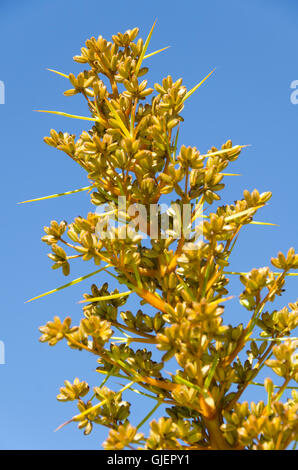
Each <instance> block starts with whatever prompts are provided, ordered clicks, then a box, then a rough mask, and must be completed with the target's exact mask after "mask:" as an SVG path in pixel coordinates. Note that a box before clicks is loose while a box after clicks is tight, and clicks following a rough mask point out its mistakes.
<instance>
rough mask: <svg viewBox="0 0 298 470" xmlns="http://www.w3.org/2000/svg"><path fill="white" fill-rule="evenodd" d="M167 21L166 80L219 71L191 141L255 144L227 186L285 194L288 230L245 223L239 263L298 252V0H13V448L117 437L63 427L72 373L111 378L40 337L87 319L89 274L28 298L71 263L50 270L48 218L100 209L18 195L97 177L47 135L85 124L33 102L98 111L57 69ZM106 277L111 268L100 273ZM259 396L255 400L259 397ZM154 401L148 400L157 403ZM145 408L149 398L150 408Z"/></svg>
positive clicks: (7, 164)
mask: <svg viewBox="0 0 298 470" xmlns="http://www.w3.org/2000/svg"><path fill="white" fill-rule="evenodd" d="M155 18H158V23H157V26H156V30H155V32H154V35H153V38H152V42H151V46H150V47H151V51H153V50H156V49H159V48H161V47H164V46H167V45H170V46H171V48H170V49H169V50H167V51H166V52H164V53H162V54H159V55H157V56H155V57H153V58H151V59H149V60H150V66H151V67H152V71H151V73H150V79H152V81H153V82H156V81H159V82H160V81H161V80H162V78H163V77H164V76H166V75H168V74H169V73H170V74H172V76H173V77H174V78H179V77H180V76H182V77H183V78H184V84H185V85H186V86H187V87H189V88H190V87H192V86H194V85H195V84H196V83H197V82H198V81H200V80H201V79H202V78H203V77H204V76H205V75H207V73H208V72H209V71H210V70H211V69H213V68H214V67H216V73H215V74H214V75H213V76H212V77H211V78H210V79H209V80H208V82H206V83H205V84H204V86H203V87H202V88H200V90H199V91H198V92H197V93H196V94H195V95H193V97H192V98H191V100H189V101H188V102H187V105H186V107H185V110H184V112H183V116H184V118H185V124H184V128H183V132H182V134H181V139H180V144H182V143H185V144H187V145H196V146H197V147H198V148H199V149H200V150H201V151H202V152H205V151H206V150H207V149H208V148H210V147H211V146H212V145H216V146H219V145H221V144H222V143H223V142H225V141H226V140H227V139H228V138H231V139H232V140H233V142H234V143H235V144H251V147H249V148H248V149H246V150H245V151H243V153H242V156H241V158H240V159H239V160H238V162H236V163H235V164H234V165H233V167H232V168H233V170H235V172H238V173H241V174H242V175H243V176H241V177H237V178H236V177H235V178H231V179H230V180H228V181H227V182H228V183H230V184H229V187H228V188H227V189H226V190H225V192H224V195H225V200H224V202H232V201H234V200H235V199H237V198H241V197H242V191H243V189H245V188H247V189H249V190H253V189H254V188H258V189H259V190H260V191H265V190H272V192H273V198H272V199H271V201H270V204H269V205H268V207H267V208H265V209H263V210H262V212H259V215H258V220H263V221H269V222H275V223H277V224H279V227H273V228H270V227H258V226H250V227H247V228H245V230H244V231H243V233H242V235H241V238H240V244H239V249H237V250H236V252H235V254H234V256H233V264H232V267H233V268H234V269H235V270H242V271H246V270H249V269H251V268H253V267H255V266H267V265H268V264H269V260H270V257H271V256H273V255H274V256H275V255H276V253H277V252H278V250H280V249H281V250H283V251H285V250H287V249H288V248H289V247H290V246H294V247H295V248H296V249H297V250H298V246H297V235H298V223H297V175H298V105H297V106H295V105H293V104H292V103H291V101H290V94H291V89H290V84H291V82H292V81H293V80H297V79H298V61H297V44H298V4H297V2H296V1H295V0H292V1H291V0H282V1H281V0H279V1H278V0H275V1H274V0H241V2H240V1H239V0H226V1H222V0H208V1H207V0H205V1H202V0H196V1H188V0H184V1H183V2H181V1H176V0H171V1H170V0H164V1H160V0H159V1H156V0H153V1H151V2H141V1H131V0H126V1H119V0H114V2H100V1H98V0H97V1H96V0H84V1H78V0H71V1H70V0H49V1H45V0H36V1H34V0H27V1H26V2H24V1H21V0H19V1H17V0H1V4H0V48H1V54H0V57H1V60H0V80H2V81H3V82H4V83H5V99H6V102H5V104H4V105H0V122H1V127H0V136H1V140H0V149H1V150H0V154H1V168H2V169H1V175H2V177H1V187H0V190H1V262H2V269H1V273H2V274H1V277H2V279H1V288H2V308H1V315H0V340H2V341H3V342H4V344H5V353H6V364H5V365H0V448H1V449H76V448H79V449H96V448H100V444H101V442H102V441H103V440H104V438H105V436H106V434H107V432H106V429H104V428H100V427H96V429H95V431H94V432H93V433H92V434H91V435H90V436H88V437H84V436H83V435H82V432H81V431H79V430H77V429H76V426H75V425H70V426H68V427H66V428H64V429H63V430H61V431H59V432H56V433H54V432H53V430H54V429H55V428H56V427H57V426H58V425H59V424H61V423H62V422H64V421H65V420H67V419H69V418H70V417H71V416H72V415H73V413H74V412H75V407H74V405H73V404H72V403H70V404H61V403H59V402H57V401H56V398H55V396H56V394H57V392H58V389H59V387H60V386H61V385H63V381H64V379H66V378H67V379H69V380H73V379H74V377H75V376H78V377H79V378H80V379H81V380H83V379H84V380H87V381H89V382H90V384H92V385H98V383H99V380H100V379H101V377H98V374H97V373H96V372H94V369H95V367H96V363H95V361H94V359H93V357H89V356H88V355H87V354H84V353H79V352H76V351H72V350H69V349H68V348H66V346H65V345H64V344H59V345H58V346H57V347H55V348H49V347H48V346H47V345H42V344H41V343H39V342H38V337H39V332H38V327H39V326H40V325H43V324H45V323H46V321H48V320H49V319H51V318H52V317H53V316H54V315H57V314H58V315H60V316H61V317H64V316H66V315H71V316H73V318H74V320H75V322H76V321H77V322H78V321H79V318H80V315H81V307H80V306H79V305H78V304H77V301H78V300H80V298H81V295H82V293H83V292H86V291H87V290H88V288H89V284H90V283H89V282H88V281H85V283H84V284H79V285H77V286H75V287H72V288H70V289H68V290H65V291H62V292H60V293H57V294H55V295H52V296H48V297H47V298H45V299H43V300H37V301H36V302H33V303H29V304H25V303H24V302H25V300H27V299H29V298H31V297H33V296H34V295H37V294H39V293H41V292H44V291H47V290H50V289H52V288H54V287H56V286H59V285H61V284H63V283H65V278H64V277H63V275H62V274H60V272H59V273H58V272H57V271H53V270H51V269H50V265H51V263H50V261H49V260H48V258H47V256H46V253H47V252H48V250H47V247H46V246H45V245H44V244H43V243H42V242H41V241H40V237H41V236H42V234H43V232H42V227H43V226H44V225H47V224H48V223H49V221H50V220H52V219H56V220H62V219H66V220H67V221H71V220H72V219H73V217H75V216H77V215H82V216H84V215H85V214H87V212H88V210H90V209H91V205H90V203H89V197H88V195H87V194H84V193H79V194H77V195H73V196H67V197H64V198H59V199H53V200H50V201H44V202H38V203H32V204H28V205H17V204H16V203H17V202H18V201H22V200H25V199H31V198H33V197H39V196H43V195H47V194H53V193H58V192H63V191H66V190H71V189H75V188H80V187H82V186H85V185H86V184H88V183H87V178H86V176H85V174H84V172H83V171H82V170H81V169H80V168H79V167H78V166H76V165H75V164H73V162H72V161H70V160H69V159H68V158H67V157H66V156H65V155H64V154H63V153H62V152H58V151H56V150H54V149H52V148H50V147H48V146H47V145H45V144H44V143H43V140H42V139H43V136H44V135H48V132H49V129H51V128H55V129H57V130H64V131H69V132H73V133H77V134H78V133H79V132H80V131H81V130H82V129H83V127H82V125H81V122H78V123H77V122H76V121H73V120H68V119H66V118H62V117H58V116H53V115H42V114H39V113H35V112H33V110H36V109H53V110H62V111H67V112H70V113H74V114H82V113H83V112H84V111H85V112H86V110H85V107H84V104H83V103H82V102H81V101H80V99H79V98H78V97H74V98H66V97H64V96H63V94H62V93H63V91H64V90H65V89H67V88H69V86H68V84H67V82H66V81H65V79H64V78H62V77H59V76H56V75H54V74H51V73H50V72H48V71H46V68H53V69H57V70H60V71H61V72H64V73H69V72H71V71H73V72H74V73H78V72H79V71H80V66H79V65H78V64H75V63H74V62H73V61H72V57H73V56H74V55H76V54H78V53H79V51H80V48H81V47H82V46H83V45H84V42H85V40H86V39H87V38H89V37H91V36H92V35H94V36H98V35H99V34H101V35H103V36H104V37H107V38H110V37H111V35H112V34H114V33H117V32H118V31H120V32H124V31H125V30H126V29H129V28H132V27H135V26H139V27H140V29H141V34H142V36H143V37H146V36H147V34H148V31H149V29H150V27H151V25H152V23H153V21H154V19H155ZM241 247H242V248H241ZM92 270H94V268H93V265H91V264H89V265H88V264H87V263H85V264H83V266H82V264H79V263H77V264H76V265H73V269H72V272H71V274H70V279H74V278H76V277H77V276H78V275H82V274H83V273H88V272H90V271H92ZM104 280H105V279H104V277H103V276H102V277H99V279H97V280H96V281H97V282H98V284H100V283H101V282H103V281H104ZM93 281H94V278H93ZM233 285H234V288H235V292H234V293H235V294H237V293H240V290H239V289H240V286H239V284H238V283H237V282H235V283H234V284H233ZM287 286H288V287H287V291H286V293H285V295H284V297H283V299H282V300H278V303H277V306H278V307H281V306H283V305H284V304H286V303H287V302H289V301H295V300H296V299H297V297H298V289H297V280H295V278H292V279H290V280H289V281H288V284H287ZM231 305H232V304H231ZM231 309H232V310H231V311H230V314H229V318H231V321H232V319H233V318H234V319H237V321H238V319H239V317H241V321H243V322H246V321H247V318H248V316H247V313H246V311H245V310H244V309H242V308H240V307H239V306H238V304H237V302H235V303H234V304H233V305H232V306H231ZM258 391H259V390H256V392H258ZM129 398H132V399H135V397H134V396H133V397H129V396H128V399H129ZM247 398H248V399H249V400H252V399H254V398H256V397H255V396H254V393H250V395H249V396H248V397H247ZM150 406H152V405H151V404H146V410H148V411H149V409H150V408H149V407H150ZM143 408H144V406H143V405H141V402H140V401H138V402H137V414H138V416H139V417H140V413H141V412H143ZM136 419H138V418H136Z"/></svg>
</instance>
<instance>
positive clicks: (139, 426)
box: [137, 401, 162, 429]
mask: <svg viewBox="0 0 298 470" xmlns="http://www.w3.org/2000/svg"><path fill="white" fill-rule="evenodd" d="M161 404H162V401H159V402H158V403H156V405H155V406H154V408H152V410H151V411H149V413H148V414H147V415H146V416H145V418H143V419H142V421H141V422H140V423H139V424H138V425H137V429H140V428H141V427H142V426H143V424H145V423H146V421H148V419H149V418H150V417H151V416H152V415H153V413H155V411H156V410H157V409H158V408H159V407H160V405H161Z"/></svg>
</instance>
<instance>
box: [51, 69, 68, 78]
mask: <svg viewBox="0 0 298 470" xmlns="http://www.w3.org/2000/svg"><path fill="white" fill-rule="evenodd" d="M47 70H48V71H49V72H53V73H56V74H57V75H61V77H65V78H68V75H66V74H65V73H62V72H58V70H53V69H47Z"/></svg>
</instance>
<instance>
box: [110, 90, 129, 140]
mask: <svg viewBox="0 0 298 470" xmlns="http://www.w3.org/2000/svg"><path fill="white" fill-rule="evenodd" d="M105 102H106V104H107V105H108V108H109V110H110V111H111V113H112V114H113V116H114V118H115V120H116V121H117V123H118V124H119V127H120V128H121V130H122V131H123V132H124V134H125V135H126V137H128V138H130V137H131V136H130V133H129V130H128V129H127V127H126V126H125V124H124V122H123V121H122V119H121V118H120V116H119V115H118V113H117V111H116V110H115V109H114V107H113V105H112V104H111V103H110V102H109V101H108V100H107V99H105Z"/></svg>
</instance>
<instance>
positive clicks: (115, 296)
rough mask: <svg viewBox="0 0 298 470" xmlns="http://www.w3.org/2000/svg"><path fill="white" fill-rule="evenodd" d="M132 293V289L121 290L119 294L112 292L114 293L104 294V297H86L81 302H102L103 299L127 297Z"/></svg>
mask: <svg viewBox="0 0 298 470" xmlns="http://www.w3.org/2000/svg"><path fill="white" fill-rule="evenodd" d="M131 293H132V291H131V290H129V291H127V292H120V293H119V294H112V295H103V296H102V297H92V298H91V299H84V300H80V302H79V303H80V304H83V303H84V302H100V301H101V300H111V299H119V297H125V296H127V295H130V294H131Z"/></svg>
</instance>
